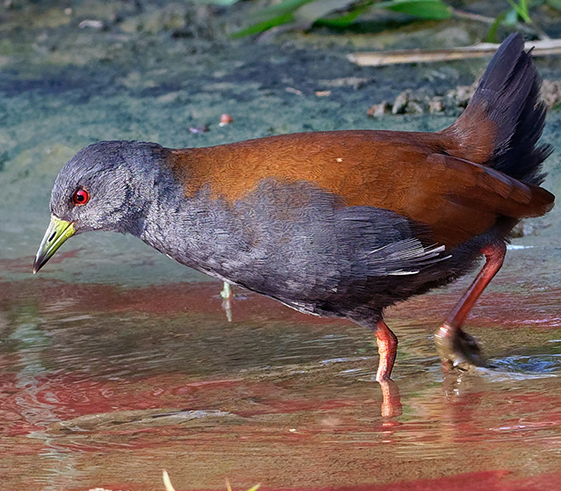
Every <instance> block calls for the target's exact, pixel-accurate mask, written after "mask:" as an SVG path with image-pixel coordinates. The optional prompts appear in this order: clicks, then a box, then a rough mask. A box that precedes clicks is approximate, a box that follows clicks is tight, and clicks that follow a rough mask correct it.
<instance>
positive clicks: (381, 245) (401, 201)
mask: <svg viewBox="0 0 561 491" xmlns="http://www.w3.org/2000/svg"><path fill="white" fill-rule="evenodd" d="M540 86H541V80H540V78H539V75H538V73H537V70H536V68H535V66H534V64H533V61H532V57H531V53H529V52H526V51H525V50H524V41H523V38H522V36H521V35H519V34H513V35H510V36H509V37H508V38H507V39H506V40H505V41H504V42H503V43H502V44H501V46H500V47H499V49H498V50H497V52H496V53H495V55H494V57H493V58H492V59H491V61H490V63H489V65H488V67H487V69H486V71H485V72H484V74H483V76H482V78H481V79H480V82H479V85H478V87H477V89H476V91H475V93H474V95H473V97H472V99H471V101H470V102H469V104H468V106H467V107H466V108H465V110H464V111H463V112H462V114H461V115H460V116H459V118H458V119H457V120H456V121H455V122H454V123H453V124H452V125H451V126H449V127H447V128H445V129H443V130H441V131H439V132H434V133H423V132H405V131H382V130H337V131H320V132H304V133H295V134H285V135H277V136H270V137H264V138H259V139H253V140H247V141H241V142H235V143H230V144H223V145H218V146H211V147H202V148H181V149H173V148H166V147H163V146H161V145H159V144H157V143H151V142H140V141H101V142H96V143H93V144H91V145H89V146H87V147H85V148H83V149H82V150H80V151H79V152H78V153H77V154H76V155H75V156H74V157H73V158H72V159H71V160H70V161H68V162H67V163H66V164H65V165H64V167H63V168H62V170H61V171H60V173H59V174H58V176H57V178H56V180H55V183H54V186H53V190H52V195H51V200H50V211H51V221H50V224H49V226H48V229H47V231H46V233H45V236H44V238H43V240H42V242H41V245H40V247H39V250H38V252H37V255H36V257H35V261H34V265H33V272H34V273H36V272H38V271H39V269H41V268H42V267H43V266H44V265H45V263H46V262H47V261H48V260H49V259H50V258H51V257H52V256H53V254H55V252H56V251H57V250H58V249H59V248H60V246H61V245H62V244H63V243H64V242H65V241H66V240H67V239H68V238H70V237H71V236H73V235H77V234H82V233H85V232H90V231H97V230H101V231H114V232H120V233H125V234H132V235H134V236H136V237H138V238H139V239H140V240H142V241H143V242H145V243H147V244H148V245H150V246H152V247H153V248H154V249H156V250H157V251H159V252H161V253H163V254H165V255H167V256H169V257H170V258H172V259H174V260H175V261H178V262H179V263H181V264H183V265H185V266H188V267H190V268H194V269H196V270H198V271H201V272H203V273H206V274H208V275H210V276H212V277H214V278H217V279H219V280H221V281H224V282H227V283H228V284H230V285H234V286H241V287H244V288H246V289H249V290H252V291H254V292H257V293H260V294H263V295H266V296H268V297H271V298H273V299H276V300H278V301H280V302H282V303H283V304H285V305H287V306H289V307H292V308H293V309H296V310H298V311H300V312H304V313H307V314H312V315H317V316H324V317H336V318H344V319H348V320H350V321H352V322H354V323H357V324H359V325H361V326H364V327H366V328H368V329H370V330H371V331H372V332H373V333H374V334H375V337H376V341H377V346H378V353H379V363H378V369H377V371H376V380H378V381H379V382H384V381H388V380H390V379H391V373H392V369H393V366H394V362H395V358H396V353H397V337H396V336H395V334H394V333H393V332H392V331H391V329H390V328H389V327H388V326H387V324H386V322H385V320H384V313H385V310H386V308H387V307H389V306H391V305H394V304H395V303H397V302H401V301H404V300H406V299H408V298H410V297H412V296H414V295H420V294H423V293H426V292H428V291H429V290H432V289H434V288H437V287H441V286H443V285H446V284H449V283H451V282H453V281H454V280H456V279H457V278H459V277H461V276H463V275H465V274H467V273H469V272H470V271H472V270H473V269H474V268H476V267H477V265H478V262H479V261H480V259H481V258H482V257H483V258H485V263H484V265H483V266H482V267H481V269H480V271H479V273H478V274H477V276H476V278H475V280H474V281H473V283H472V285H471V286H470V287H469V288H468V290H467V291H466V293H465V294H464V295H462V296H461V298H460V299H459V301H458V303H457V305H456V306H455V307H454V308H453V309H452V311H451V312H450V314H449V315H448V316H447V317H446V319H445V321H444V322H443V324H442V325H441V326H440V327H439V328H438V330H437V331H436V334H435V340H436V345H437V351H438V353H439V355H440V358H441V361H442V364H443V366H444V368H445V369H450V370H453V369H455V368H459V369H461V368H463V367H467V366H473V365H480V364H482V363H484V360H483V357H482V355H481V352H480V350H479V347H478V345H477V342H476V341H475V339H474V338H473V337H472V336H470V335H469V334H468V333H466V332H465V331H464V330H463V328H462V326H463V324H464V321H465V319H466V316H467V315H468V313H469V311H470V309H471V308H472V306H473V305H474V303H475V302H476V300H477V299H478V297H479V296H480V295H481V293H482V292H483V290H484V289H485V287H486V286H487V284H488V283H489V282H490V281H491V279H492V278H493V277H494V276H495V274H496V273H497V272H498V271H499V269H500V268H501V266H502V264H503V260H504V257H505V254H506V244H507V243H508V241H509V240H510V238H511V236H512V230H513V227H514V226H515V225H516V224H517V223H518V222H519V221H520V220H521V219H523V218H527V217H537V216H541V215H543V214H545V213H547V212H548V211H549V210H550V209H551V208H552V207H553V204H554V199H555V198H554V196H553V194H551V193H550V192H548V191H547V190H545V189H544V188H542V187H541V186H540V185H541V184H542V182H543V180H544V178H545V174H544V173H543V172H542V163H543V162H544V161H545V159H546V158H547V157H548V156H549V155H550V154H551V151H552V150H551V147H550V146H548V145H546V144H541V143H539V140H540V137H541V134H542V131H543V128H544V124H545V115H546V108H545V105H544V103H543V102H542V101H540V97H539V92H540Z"/></svg>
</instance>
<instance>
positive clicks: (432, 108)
mask: <svg viewBox="0 0 561 491" xmlns="http://www.w3.org/2000/svg"><path fill="white" fill-rule="evenodd" d="M429 112H430V113H431V114H434V113H441V112H444V101H443V100H442V98H441V97H435V98H434V99H431V100H429Z"/></svg>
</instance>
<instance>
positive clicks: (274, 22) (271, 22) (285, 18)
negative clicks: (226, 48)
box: [232, 13, 294, 38]
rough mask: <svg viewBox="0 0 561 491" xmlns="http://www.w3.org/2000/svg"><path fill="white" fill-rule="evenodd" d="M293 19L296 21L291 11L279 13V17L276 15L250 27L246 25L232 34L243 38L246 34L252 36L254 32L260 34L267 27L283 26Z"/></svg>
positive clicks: (234, 36)
mask: <svg viewBox="0 0 561 491" xmlns="http://www.w3.org/2000/svg"><path fill="white" fill-rule="evenodd" d="M292 21H294V16H293V15H292V14H291V13H289V14H284V15H279V16H278V17H274V18H272V19H268V20H265V21H263V22H258V23H257V24H253V25H251V26H249V27H246V28H245V29H241V30H240V31H236V32H235V33H234V34H232V37H233V38H243V37H245V36H251V35H252V34H259V33H260V32H263V31H266V30H267V29H271V27H276V26H281V25H283V24H288V23H289V22H292Z"/></svg>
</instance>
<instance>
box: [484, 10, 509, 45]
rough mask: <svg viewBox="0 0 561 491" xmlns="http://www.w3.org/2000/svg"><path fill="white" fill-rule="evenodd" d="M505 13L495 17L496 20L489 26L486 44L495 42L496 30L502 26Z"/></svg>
mask: <svg viewBox="0 0 561 491" xmlns="http://www.w3.org/2000/svg"><path fill="white" fill-rule="evenodd" d="M507 12H508V11H505V12H503V13H502V14H499V15H498V16H497V18H496V19H495V22H493V24H491V28H490V29H489V32H488V33H487V36H486V38H485V41H486V42H488V43H496V42H497V29H498V28H499V26H500V25H501V24H502V22H503V21H504V20H505V17H506V14H507Z"/></svg>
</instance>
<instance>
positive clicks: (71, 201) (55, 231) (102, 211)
mask: <svg viewBox="0 0 561 491" xmlns="http://www.w3.org/2000/svg"><path fill="white" fill-rule="evenodd" d="M166 153H167V150H166V149H164V148H163V147H161V146H160V145H158V144H156V143H144V142H129V141H108V142H99V143H94V144H93V145H90V146H89V147H86V148H83V149H82V150H80V151H79V152H78V153H77V154H76V155H75V156H74V157H73V158H72V159H70V161H69V162H68V163H67V164H66V165H65V166H64V167H63V168H62V170H61V171H60V173H59V175H58V176H57V178H56V181H55V184H54V187H53V191H52V194H51V203H50V207H51V223H50V225H49V228H48V229H47V232H46V234H45V237H44V238H43V241H42V243H41V246H40V248H39V251H38V252H37V256H36V258H35V264H34V272H37V271H38V270H39V269H40V268H41V267H42V266H43V265H44V264H45V263H46V262H47V261H48V260H49V259H50V258H51V257H52V256H53V254H54V253H55V252H56V251H57V250H58V248H59V247H60V246H61V245H62V244H63V242H65V241H66V240H67V239H68V238H69V237H71V236H72V235H74V234H78V233H83V232H88V231H90V230H107V231H115V232H122V233H125V232H131V233H132V232H134V227H138V226H139V222H142V218H143V216H144V215H145V213H146V207H147V206H148V202H147V201H148V200H149V199H150V197H151V196H152V195H153V193H154V191H153V188H154V183H155V181H156V180H157V176H158V173H159V172H161V169H162V167H161V166H159V165H158V163H159V162H161V161H162V160H164V159H165V156H166Z"/></svg>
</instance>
